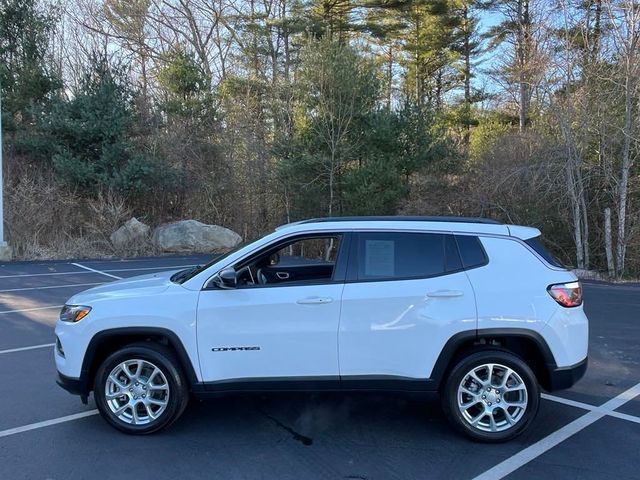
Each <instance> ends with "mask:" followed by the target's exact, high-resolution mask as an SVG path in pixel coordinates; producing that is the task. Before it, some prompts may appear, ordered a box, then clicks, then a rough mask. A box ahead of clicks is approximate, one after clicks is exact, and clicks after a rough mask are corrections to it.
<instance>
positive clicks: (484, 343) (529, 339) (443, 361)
mask: <svg viewBox="0 0 640 480" xmlns="http://www.w3.org/2000/svg"><path fill="white" fill-rule="evenodd" d="M496 348H497V349H501V350H505V351H508V352H511V353H513V354H515V355H517V356H518V357H520V358H521V359H522V360H523V361H524V362H525V363H526V364H527V365H529V367H530V368H531V370H532V371H533V373H534V374H535V376H536V378H537V380H538V383H539V384H540V385H541V386H542V387H543V388H544V389H545V390H550V387H551V375H550V372H552V371H554V370H555V369H556V368H557V367H556V362H555V359H554V357H553V354H552V352H551V349H550V348H549V345H547V342H546V341H545V340H544V338H543V337H542V335H540V334H539V333H537V332H535V331H532V330H523V329H518V328H488V329H481V330H471V331H468V332H460V333H457V334H455V335H454V336H452V337H451V338H450V339H449V340H448V341H447V343H446V344H445V346H444V348H443V349H442V351H441V352H440V355H439V357H438V359H437V360H436V363H435V365H434V367H433V371H432V373H431V379H432V380H433V381H434V382H435V384H436V385H437V386H438V389H440V387H441V386H442V384H443V383H444V380H445V379H446V378H447V375H448V373H449V372H450V371H451V369H452V368H453V367H454V366H455V364H456V363H457V362H458V361H459V360H460V359H461V358H463V357H464V356H466V355H469V354H471V353H475V352H477V351H481V350H485V349H496Z"/></svg>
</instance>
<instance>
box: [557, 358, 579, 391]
mask: <svg viewBox="0 0 640 480" xmlns="http://www.w3.org/2000/svg"><path fill="white" fill-rule="evenodd" d="M588 363H589V359H588V357H586V358H585V359H584V360H582V361H581V362H578V363H576V364H575V365H571V366H569V367H561V368H558V367H554V368H550V369H549V384H548V390H549V391H550V392H553V391H555V390H564V389H566V388H571V387H572V386H573V385H574V384H575V383H576V382H577V381H578V380H580V379H581V378H582V377H583V376H584V374H585V372H586V371H587V365H588Z"/></svg>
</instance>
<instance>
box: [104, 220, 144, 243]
mask: <svg viewBox="0 0 640 480" xmlns="http://www.w3.org/2000/svg"><path fill="white" fill-rule="evenodd" d="M150 231H151V227H149V225H145V224H144V223H142V222H140V221H139V220H138V219H137V218H136V217H132V218H131V219H129V220H127V222H126V223H125V224H124V225H122V226H121V227H120V228H119V229H118V230H116V231H115V232H113V233H112V234H111V236H110V237H109V239H110V240H111V243H112V245H113V246H114V247H115V248H126V247H128V246H131V245H134V244H138V243H140V242H142V241H144V240H145V239H146V238H147V237H148V236H149V232H150Z"/></svg>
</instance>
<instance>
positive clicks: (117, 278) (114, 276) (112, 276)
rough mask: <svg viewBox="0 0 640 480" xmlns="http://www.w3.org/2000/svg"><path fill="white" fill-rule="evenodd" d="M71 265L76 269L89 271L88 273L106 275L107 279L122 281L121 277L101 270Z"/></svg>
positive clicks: (76, 264)
mask: <svg viewBox="0 0 640 480" xmlns="http://www.w3.org/2000/svg"><path fill="white" fill-rule="evenodd" d="M71 265H75V266H76V267H78V268H84V269H85V270H89V271H90V272H94V273H99V274H100V275H106V276H107V277H111V278H115V279H116V280H122V277H119V276H117V275H111V274H110V273H107V272H103V271H101V270H95V269H93V268H90V267H86V266H84V265H81V264H79V263H72V264H71Z"/></svg>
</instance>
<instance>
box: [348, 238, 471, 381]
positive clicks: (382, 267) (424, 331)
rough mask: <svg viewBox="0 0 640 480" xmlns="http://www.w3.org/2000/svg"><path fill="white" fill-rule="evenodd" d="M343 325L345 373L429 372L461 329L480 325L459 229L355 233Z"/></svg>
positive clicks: (409, 374) (373, 376) (401, 375)
mask: <svg viewBox="0 0 640 480" xmlns="http://www.w3.org/2000/svg"><path fill="white" fill-rule="evenodd" d="M351 248H352V250H351V254H350V261H349V269H348V273H347V283H346V285H345V288H344V292H343V295H342V312H341V316H340V328H339V337H338V340H339V342H338V344H339V356H340V375H341V377H342V379H343V380H349V379H350V378H354V377H355V378H357V379H358V380H366V379H367V378H371V379H375V380H381V379H382V380H383V379H385V378H386V379H389V380H393V379H403V378H413V379H416V378H417V379H426V378H428V377H429V376H430V375H431V371H432V369H433V366H434V364H435V361H436V359H437V358H438V355H439V354H440V351H441V350H442V347H443V346H444V344H445V343H446V341H447V340H448V339H449V338H450V337H451V336H452V335H454V334H455V333H457V332H460V331H463V330H473V329H475V328H476V304H475V298H474V293H473V289H472V287H471V284H470V282H469V279H468V278H467V275H466V273H465V272H464V270H463V268H462V265H461V261H460V256H459V253H458V249H457V246H456V242H455V238H454V236H453V235H451V234H442V233H417V232H360V233H357V234H354V236H353V240H352V245H351Z"/></svg>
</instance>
